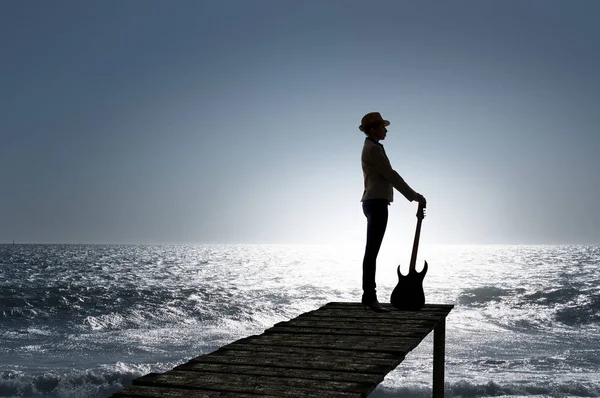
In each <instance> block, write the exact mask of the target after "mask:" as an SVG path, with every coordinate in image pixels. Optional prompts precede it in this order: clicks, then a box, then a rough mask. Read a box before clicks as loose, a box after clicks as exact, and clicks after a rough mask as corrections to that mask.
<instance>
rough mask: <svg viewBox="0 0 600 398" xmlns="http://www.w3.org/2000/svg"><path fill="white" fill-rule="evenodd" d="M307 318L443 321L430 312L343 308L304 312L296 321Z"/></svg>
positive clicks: (440, 316) (441, 315) (438, 315)
mask: <svg viewBox="0 0 600 398" xmlns="http://www.w3.org/2000/svg"><path fill="white" fill-rule="evenodd" d="M307 316H311V317H329V318H340V317H341V318H355V319H357V320H359V319H360V320H361V321H362V322H364V321H366V320H372V321H376V320H377V319H383V320H386V321H390V320H393V319H405V320H413V319H414V320H430V321H431V320H433V321H439V320H440V319H443V318H444V317H445V315H443V314H435V313H430V312H418V311H417V312H414V313H409V312H408V311H389V312H373V311H358V310H356V311H355V310H352V309H344V308H321V309H318V310H314V311H309V312H306V313H304V314H302V315H300V316H298V317H297V318H296V319H303V318H305V317H307Z"/></svg>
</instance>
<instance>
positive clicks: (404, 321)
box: [288, 314, 443, 329]
mask: <svg viewBox="0 0 600 398" xmlns="http://www.w3.org/2000/svg"><path fill="white" fill-rule="evenodd" d="M440 319H443V318H425V319H411V318H383V317H381V318H379V317H378V318H365V317H355V316H353V315H352V314H346V315H344V316H328V315H324V314H321V315H317V316H313V315H311V314H306V315H300V316H298V317H297V318H294V319H292V320H290V321H288V322H297V321H299V322H310V323H313V324H316V325H318V324H320V323H340V324H353V325H356V326H359V327H360V326H365V327H367V326H371V327H372V328H379V327H382V328H385V327H390V326H391V325H395V326H396V327H408V326H413V327H421V326H424V325H425V326H427V327H430V328H431V329H433V328H434V327H435V325H436V324H437V323H438V322H439V321H440Z"/></svg>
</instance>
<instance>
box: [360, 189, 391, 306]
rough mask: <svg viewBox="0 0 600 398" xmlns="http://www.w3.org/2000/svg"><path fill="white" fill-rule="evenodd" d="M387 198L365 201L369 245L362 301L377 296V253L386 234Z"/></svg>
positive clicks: (365, 263) (366, 249)
mask: <svg viewBox="0 0 600 398" xmlns="http://www.w3.org/2000/svg"><path fill="white" fill-rule="evenodd" d="M388 204H389V202H388V201H387V200H379V199H373V200H367V201H364V202H363V212H364V213H365V216H366V217H367V245H366V247H365V256H364V258H363V279H362V288H363V297H362V301H363V303H364V302H369V301H371V300H373V299H375V298H377V292H376V289H375V288H376V287H377V286H376V284H375V270H376V265H377V255H378V254H379V249H380V248H381V242H382V241H383V236H384V235H385V229H386V227H387V221H388Z"/></svg>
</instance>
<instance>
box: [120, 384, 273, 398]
mask: <svg viewBox="0 0 600 398" xmlns="http://www.w3.org/2000/svg"><path fill="white" fill-rule="evenodd" d="M111 397H115V398H278V396H276V395H263V394H258V395H257V394H244V393H237V392H229V391H207V390H190V389H183V388H170V387H151V386H127V387H125V388H123V389H122V390H121V391H119V392H116V393H114V394H113V395H111Z"/></svg>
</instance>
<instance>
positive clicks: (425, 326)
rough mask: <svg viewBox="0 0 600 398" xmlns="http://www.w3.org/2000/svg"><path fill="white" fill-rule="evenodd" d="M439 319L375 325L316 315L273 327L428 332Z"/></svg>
mask: <svg viewBox="0 0 600 398" xmlns="http://www.w3.org/2000/svg"><path fill="white" fill-rule="evenodd" d="M437 322H438V321H430V320H424V321H418V322H414V321H413V322H411V321H408V320H391V321H390V320H387V321H386V320H381V321H380V322H377V323H376V326H374V325H373V324H372V323H370V322H369V323H365V322H361V323H357V322H348V321H344V320H340V318H332V320H329V319H326V318H322V317H314V318H312V319H306V318H295V319H292V320H290V321H285V322H279V323H276V324H275V325H273V327H278V326H284V327H292V326H297V327H304V328H324V329H330V328H331V329H352V330H398V329H402V330H424V331H426V332H427V333H429V332H431V330H432V329H433V328H434V327H435V325H436V324H437ZM267 330H268V329H267Z"/></svg>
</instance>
